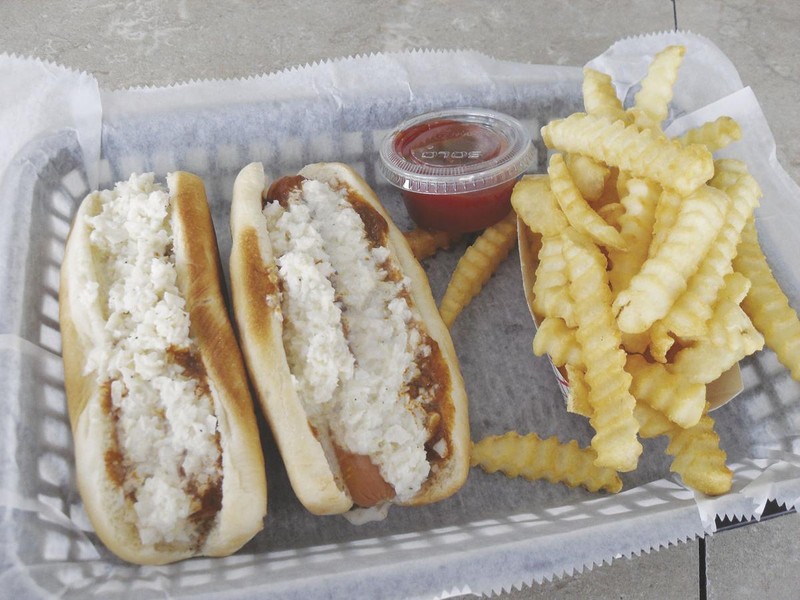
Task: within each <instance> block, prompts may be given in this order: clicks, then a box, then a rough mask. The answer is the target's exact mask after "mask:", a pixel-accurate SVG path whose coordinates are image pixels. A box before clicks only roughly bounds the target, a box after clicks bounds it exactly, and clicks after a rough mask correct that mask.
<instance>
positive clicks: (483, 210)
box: [402, 179, 517, 233]
mask: <svg viewBox="0 0 800 600" xmlns="http://www.w3.org/2000/svg"><path fill="white" fill-rule="evenodd" d="M515 183H517V180H516V179H514V180H512V181H509V182H507V183H504V184H502V185H498V186H495V187H493V188H488V189H485V190H478V191H477V192H470V193H468V194H421V193H419V192H409V191H404V192H402V195H403V203H404V204H405V206H406V210H407V211H408V214H409V216H410V217H411V218H412V219H413V220H414V222H415V223H416V224H417V225H419V226H420V227H424V228H425V229H431V230H438V231H449V232H452V233H467V232H470V231H479V230H481V229H485V228H486V227H489V226H490V225H494V224H495V223H497V222H498V221H501V220H502V219H503V217H505V216H506V215H507V214H508V211H510V210H511V191H512V190H513V189H514V184H515Z"/></svg>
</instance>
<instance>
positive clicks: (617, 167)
mask: <svg viewBox="0 0 800 600" xmlns="http://www.w3.org/2000/svg"><path fill="white" fill-rule="evenodd" d="M684 53H685V49H684V48H683V47H682V46H670V47H667V48H665V49H664V50H663V51H661V52H660V53H658V54H657V55H656V56H655V57H654V59H653V61H652V63H651V64H650V67H649V70H648V73H647V75H646V77H645V78H644V79H643V80H642V82H641V88H640V91H639V92H638V93H637V94H636V96H635V100H634V105H633V106H632V107H630V108H627V109H626V108H624V107H623V105H622V103H621V102H620V100H619V98H618V97H617V95H616V91H615V89H614V87H613V84H612V81H611V78H610V77H609V76H608V75H605V74H603V73H600V72H598V71H595V70H592V69H588V68H587V69H585V70H584V84H583V94H584V108H585V112H583V113H576V114H573V115H571V116H569V117H567V118H565V119H559V120H556V121H552V122H551V123H549V124H548V125H546V126H545V127H543V128H542V137H543V139H544V142H545V144H546V145H547V146H548V148H550V149H551V150H553V153H552V155H551V158H550V161H549V167H548V172H547V175H535V176H527V177H525V178H523V179H522V180H521V181H520V182H519V183H518V184H517V186H516V188H515V189H514V193H513V195H512V205H513V207H514V210H515V213H516V215H512V216H510V217H509V218H508V219H506V220H505V221H503V222H501V223H499V224H498V225H496V226H494V227H491V228H489V229H487V230H486V231H485V232H484V233H483V234H482V235H481V236H480V237H479V238H478V239H477V240H476V242H475V244H473V245H472V246H471V247H470V248H469V249H468V250H467V252H466V254H465V255H464V257H463V258H462V259H461V261H460V262H459V264H458V266H457V267H456V270H455V272H454V273H453V276H452V279H451V282H450V285H449V286H448V289H447V292H446V293H445V297H444V299H443V301H442V305H441V310H442V314H443V316H444V317H445V321H446V323H447V324H448V325H451V324H452V323H453V321H454V320H455V318H456V317H457V316H458V314H459V312H460V311H461V310H462V309H463V308H464V306H466V304H468V303H469V302H470V301H471V299H472V298H473V297H474V296H475V295H476V294H477V293H479V291H480V289H481V287H482V286H483V285H484V284H485V283H486V282H487V281H488V280H489V278H490V277H491V274H492V272H493V271H494V270H495V269H496V268H497V266H498V264H499V263H500V262H501V261H502V260H503V259H504V258H505V256H506V255H507V254H508V252H509V249H510V248H512V247H513V244H514V241H515V240H516V227H515V226H514V220H515V219H516V218H517V217H518V218H519V223H520V227H524V228H525V231H524V232H521V233H524V235H520V240H526V242H525V243H526V244H527V243H530V244H531V246H530V247H526V248H520V254H521V256H522V258H523V269H525V268H526V267H527V265H526V260H525V257H526V256H534V257H536V258H535V261H534V262H535V263H536V264H535V277H534V283H533V286H532V289H531V290H528V291H529V292H530V294H529V298H530V303H531V311H532V313H533V314H534V319H535V321H536V322H537V325H538V328H537V332H536V335H535V337H534V342H533V350H534V353H535V354H537V355H544V354H547V355H549V357H550V360H551V361H552V362H553V364H554V365H555V366H557V367H559V368H560V369H561V370H562V372H563V373H565V375H566V379H567V380H568V382H569V395H568V398H567V402H566V405H567V410H569V411H571V412H574V413H577V414H581V415H583V416H585V417H587V418H588V419H589V423H590V424H591V426H592V428H593V429H594V432H595V433H594V436H593V438H592V440H591V446H590V447H588V448H578V447H577V445H576V443H575V442H570V443H567V444H562V443H560V442H558V441H557V440H554V439H553V438H551V439H549V440H541V439H540V438H539V437H538V436H536V435H535V434H528V435H524V436H522V435H519V434H516V432H509V433H507V434H504V435H502V436H492V437H489V438H486V439H484V440H481V441H479V442H477V443H475V444H474V445H473V465H474V466H475V465H477V466H482V467H483V468H484V469H485V470H487V471H490V472H493V471H496V470H500V471H503V472H505V473H506V474H508V475H510V476H517V475H521V476H524V477H527V478H529V479H539V478H544V479H548V480H550V481H561V482H563V483H566V484H567V485H570V486H575V485H583V486H585V487H587V488H588V489H590V490H597V489H604V490H606V491H610V492H615V491H618V490H619V489H620V488H621V484H619V479H618V477H617V475H616V473H617V472H626V471H631V470H633V469H635V468H636V466H637V464H638V461H639V458H640V455H641V452H642V446H641V443H640V442H639V439H640V438H650V437H655V436H666V437H667V438H668V440H669V444H668V446H667V453H668V454H670V455H671V456H672V457H673V461H672V464H671V467H670V468H671V470H672V471H673V472H675V473H676V474H678V475H679V476H680V477H681V479H682V480H683V482H684V483H685V484H686V485H688V486H690V487H692V488H694V489H696V490H698V491H700V492H702V493H705V494H710V495H717V494H723V493H725V492H727V491H728V490H729V489H730V487H731V480H732V474H731V471H730V470H729V469H728V467H727V466H726V464H725V463H726V455H725V452H724V451H723V450H722V449H721V448H720V443H719V442H720V440H719V436H718V435H717V434H716V433H715V431H714V421H713V419H712V418H711V416H710V415H709V405H708V402H707V386H708V385H709V384H711V383H712V382H714V381H715V380H717V379H718V378H719V377H720V376H721V375H722V374H723V373H725V372H726V371H727V370H729V369H731V368H733V367H734V366H735V365H736V364H737V363H738V362H739V361H740V360H742V359H743V358H745V357H746V356H748V355H750V354H752V353H754V352H756V351H758V350H760V349H761V348H762V347H763V346H764V344H765V343H766V344H767V345H768V346H769V347H771V348H772V349H773V350H774V351H775V353H776V354H777V356H778V359H779V360H780V361H781V362H782V363H783V364H784V365H785V366H786V367H787V368H788V369H789V370H790V372H791V373H792V376H793V377H794V378H795V379H798V380H800V320H798V318H797V314H796V313H795V312H794V310H793V309H792V308H791V307H790V306H789V302H788V300H787V298H786V296H785V294H784V293H783V292H782V291H781V289H780V286H779V285H778V283H777V282H776V281H775V279H774V277H773V275H772V272H771V270H770V268H769V266H768V265H767V261H766V258H765V257H764V254H763V252H762V251H761V249H760V246H759V243H758V238H757V234H756V228H755V222H754V211H755V209H756V207H757V206H758V203H759V198H760V196H761V190H760V188H759V185H758V183H757V182H756V181H755V179H754V178H753V177H752V176H751V175H750V173H749V172H748V169H747V165H745V164H744V163H743V162H741V161H737V160H731V159H728V160H714V157H713V152H715V151H717V150H719V149H720V148H723V147H725V146H726V145H727V144H729V143H730V142H732V141H734V140H738V139H740V138H741V132H740V130H739V126H738V124H737V123H736V122H735V121H734V120H733V119H731V118H729V117H722V118H720V119H717V120H716V121H714V122H712V123H708V124H706V125H703V126H701V127H698V128H696V129H693V130H691V131H689V132H688V133H686V134H685V135H683V136H681V137H680V138H677V139H670V138H668V137H667V136H666V135H665V134H664V132H663V130H662V127H661V124H662V122H663V121H664V120H665V119H666V117H667V115H668V110H669V105H670V102H671V100H672V93H673V91H672V90H673V86H674V83H675V81H676V79H677V75H678V69H679V67H680V64H681V62H682V59H683V56H684Z"/></svg>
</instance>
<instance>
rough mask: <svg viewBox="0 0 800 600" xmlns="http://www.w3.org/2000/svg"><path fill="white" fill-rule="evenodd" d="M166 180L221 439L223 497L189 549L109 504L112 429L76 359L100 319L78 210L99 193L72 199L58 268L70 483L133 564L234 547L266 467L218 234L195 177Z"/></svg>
mask: <svg viewBox="0 0 800 600" xmlns="http://www.w3.org/2000/svg"><path fill="white" fill-rule="evenodd" d="M168 182H169V187H170V196H171V197H172V202H171V214H170V218H171V219H172V221H171V223H172V227H173V232H174V237H173V248H174V252H175V262H176V267H177V270H178V288H179V290H180V292H181V294H182V296H183V297H184V299H185V300H186V310H187V311H188V312H189V316H190V321H191V326H190V336H191V337H192V339H193V340H194V341H195V344H196V346H197V348H198V351H199V355H200V358H201V360H202V363H203V367H204V368H205V371H206V375H207V378H208V381H209V384H210V385H212V386H213V388H214V390H215V392H216V395H215V401H214V411H215V416H216V418H217V427H218V431H219V440H220V447H221V449H222V486H221V487H222V501H221V508H220V510H219V511H218V513H217V515H216V519H215V521H214V524H213V526H212V528H211V530H210V531H209V533H208V535H207V536H206V538H205V540H204V543H203V544H202V546H200V547H199V548H196V549H192V550H187V549H186V548H185V547H184V548H179V547H177V546H176V547H171V546H170V545H169V544H166V543H160V544H158V545H157V546H153V545H144V544H142V543H141V541H140V539H139V537H138V532H137V531H136V529H135V527H133V526H131V525H125V524H124V521H123V519H121V518H120V515H119V514H115V513H114V509H112V508H111V503H110V500H109V499H110V497H111V496H112V495H113V494H114V493H115V489H117V488H115V485H116V484H114V483H113V481H112V480H111V478H110V476H109V473H108V468H107V465H106V451H107V449H108V448H109V444H110V443H111V442H110V440H111V438H112V435H113V433H112V432H113V425H112V423H111V419H110V417H109V416H108V414H107V411H104V410H103V408H102V406H101V403H102V398H101V396H102V393H103V391H102V390H101V389H99V388H98V385H97V383H96V379H95V376H94V374H90V375H84V365H85V363H86V359H87V357H88V353H89V351H90V349H91V348H92V346H93V344H96V343H97V342H98V339H100V338H98V328H100V329H102V326H103V316H102V315H103V313H102V310H101V308H100V305H99V302H98V301H96V302H95V303H94V305H92V306H88V307H87V306H86V305H85V301H82V300H81V297H80V290H81V287H82V286H83V285H85V284H86V283H88V282H90V281H92V278H93V277H95V272H94V261H95V260H97V259H96V258H95V257H93V256H92V250H91V247H90V243H89V235H88V234H89V229H88V227H87V225H86V222H85V218H86V216H88V215H89V214H91V212H92V210H93V209H94V208H95V205H96V203H97V201H98V195H97V194H96V193H92V194H89V195H88V196H87V197H86V198H85V199H84V201H83V202H82V203H81V206H80V207H79V210H78V214H77V215H76V218H75V221H74V222H73V226H72V229H71V231H70V235H69V238H68V241H67V245H66V249H65V256H64V261H63V263H62V268H61V288H60V292H59V303H60V308H59V311H60V322H61V335H62V348H63V349H64V351H63V360H64V373H65V387H66V392H67V404H68V407H69V414H70V422H71V425H72V429H73V434H74V440H75V461H76V471H77V476H78V488H79V491H80V493H81V497H82V499H83V503H84V506H85V509H86V512H87V514H88V515H89V518H90V520H91V521H92V524H93V526H94V528H95V530H96V532H97V534H98V536H99V537H100V539H101V540H102V541H103V543H104V544H105V545H106V546H107V547H108V548H109V549H110V550H111V551H112V552H114V553H115V554H117V555H118V556H119V557H120V558H122V559H124V560H127V561H129V562H132V563H138V564H166V563H170V562H174V561H177V560H181V559H184V558H188V557H190V556H194V555H206V556H224V555H228V554H231V553H233V552H235V551H236V550H238V549H239V548H240V547H241V546H242V545H243V544H245V543H246V542H247V541H248V540H250V539H251V538H252V537H253V536H254V535H255V534H256V533H258V531H260V530H261V529H262V528H263V519H264V515H265V513H266V475H265V470H264V459H263V453H262V451H261V443H260V439H259V433H258V428H257V425H256V420H255V413H254V411H253V404H252V399H251V397H250V393H249V390H248V388H247V380H246V376H245V373H244V366H243V364H242V359H241V353H240V352H239V350H238V346H237V344H236V339H235V337H234V334H233V329H232V327H231V324H230V321H229V320H228V314H227V311H226V308H225V302H224V296H223V293H222V288H221V277H220V274H221V270H220V268H219V255H218V251H217V244H216V237H215V234H214V229H213V225H212V221H211V215H210V212H209V208H208V203H207V199H206V195H205V189H204V186H203V183H202V181H201V180H200V179H199V178H198V177H196V176H194V175H191V174H188V173H182V172H178V173H174V174H172V175H170V176H169V178H168Z"/></svg>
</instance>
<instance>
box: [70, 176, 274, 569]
mask: <svg viewBox="0 0 800 600" xmlns="http://www.w3.org/2000/svg"><path fill="white" fill-rule="evenodd" d="M167 183H168V188H166V187H164V186H162V185H159V184H158V183H156V182H155V181H154V177H153V175H152V174H144V175H133V176H131V177H130V179H129V180H128V181H123V182H120V183H118V184H116V186H115V187H114V189H112V190H105V191H100V192H93V193H90V194H89V195H88V196H87V197H86V198H85V199H84V201H83V202H82V203H81V205H80V207H79V210H78V212H77V215H76V217H75V220H74V222H73V225H72V228H71V230H70V234H69V238H68V241H67V245H66V250H65V256H64V261H63V263H62V268H61V287H60V292H59V305H60V307H59V311H60V324H61V335H62V347H63V353H62V354H63V360H64V374H65V386H66V392H67V404H68V408H69V416H70V422H71V426H72V430H73V437H74V448H75V464H76V471H77V480H78V487H79V491H80V494H81V497H82V500H83V503H84V506H85V508H86V512H87V513H88V515H89V517H90V519H91V521H92V524H93V525H94V528H95V530H96V532H97V535H98V536H99V538H100V539H101V540H102V541H103V542H104V543H105V545H106V546H107V547H108V548H109V549H110V550H111V551H112V552H114V553H115V554H117V555H118V556H119V557H121V558H123V559H125V560H127V561H129V562H133V563H140V564H164V563H169V562H173V561H176V560H180V559H183V558H188V557H190V556H194V555H206V556H224V555H227V554H231V553H232V552H235V551H236V550H237V549H239V548H240V547H241V546H242V545H243V544H244V543H245V542H247V541H248V540H249V539H250V538H252V537H253V536H254V535H255V534H256V533H257V532H258V531H260V530H261V529H262V527H263V519H264V515H265V514H266V475H265V471H264V458H263V454H262V451H261V443H260V439H259V432H258V428H257V425H256V421H255V413H254V407H253V401H252V397H251V395H250V392H249V389H248V386H247V379H246V373H245V371H244V365H243V362H242V358H241V353H240V351H239V348H238V346H237V344H236V339H235V336H234V333H233V329H232V327H231V324H230V321H229V319H228V313H227V311H226V309H225V304H224V300H223V295H222V288H221V279H220V273H221V269H220V265H219V255H218V252H217V243H216V238H215V235H214V229H213V226H212V222H211V216H210V213H209V208H208V204H207V201H206V195H205V189H204V186H203V182H202V181H201V180H200V179H199V178H198V177H196V176H194V175H191V174H189V173H183V172H178V173H173V174H171V175H169V176H168V177H167Z"/></svg>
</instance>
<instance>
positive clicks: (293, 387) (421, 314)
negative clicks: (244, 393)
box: [230, 163, 469, 514]
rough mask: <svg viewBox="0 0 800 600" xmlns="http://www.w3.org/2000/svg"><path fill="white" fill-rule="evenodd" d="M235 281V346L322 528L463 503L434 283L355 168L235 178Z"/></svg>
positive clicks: (445, 341)
mask: <svg viewBox="0 0 800 600" xmlns="http://www.w3.org/2000/svg"><path fill="white" fill-rule="evenodd" d="M231 231H232V236H233V246H232V251H231V262H230V274H231V292H232V297H233V306H234V314H235V317H236V323H237V326H238V330H239V337H240V343H241V346H242V350H243V353H244V356H245V362H246V364H247V367H248V371H249V373H250V377H251V380H252V381H253V384H254V386H255V389H256V393H257V396H258V399H259V401H260V404H261V407H262V408H263V411H264V413H265V415H266V417H267V420H268V421H269V424H270V427H271V429H272V432H273V435H274V437H275V440H276V442H277V445H278V447H279V449H280V452H281V456H282V458H283V462H284V464H285V466H286V469H287V472H288V475H289V478H290V481H291V484H292V487H293V489H294V491H295V493H296V495H297V497H298V499H299V500H300V501H301V502H302V504H303V505H304V506H305V507H306V508H307V509H308V510H309V511H311V512H312V513H315V514H337V513H342V512H345V511H347V510H348V509H350V508H351V507H352V506H353V505H354V504H356V505H358V506H374V505H377V504H381V503H384V502H394V503H398V504H404V505H419V504H427V503H430V502H435V501H438V500H441V499H443V498H446V497H448V496H450V495H451V494H453V493H455V492H456V491H457V490H458V489H459V488H460V487H461V485H462V484H463V483H464V481H465V479H466V476H467V472H468V469H469V424H468V417H467V398H466V393H465V390H464V384H463V380H462V376H461V372H460V370H459V366H458V360H457V357H456V353H455V349H454V347H453V343H452V340H451V338H450V334H449V331H448V330H447V328H446V327H445V325H444V323H443V322H442V320H441V318H440V316H439V312H438V310H437V308H436V304H435V302H434V300H433V297H432V294H431V290H430V287H429V284H428V280H427V277H426V275H425V272H424V271H423V269H422V267H421V266H420V264H419V263H418V262H417V260H416V259H415V258H414V256H413V254H412V252H411V250H410V248H409V247H408V244H407V242H406V240H405V238H404V236H403V235H402V233H401V232H400V231H399V230H398V229H397V227H396V226H395V225H394V223H393V222H392V220H391V218H390V216H389V214H388V213H387V212H386V211H385V209H384V208H383V206H381V203H380V202H379V200H378V198H377V197H376V196H375V193H374V192H373V191H372V190H371V189H370V187H369V186H368V185H367V184H366V182H365V181H364V180H363V179H362V178H361V177H359V176H358V175H357V174H356V173H355V172H354V171H353V170H352V169H351V168H350V167H348V166H346V165H343V164H339V163H320V164H314V165H309V166H307V167H305V168H304V169H302V170H301V171H300V173H299V174H298V175H297V176H292V177H286V178H282V179H279V180H277V181H276V182H274V183H273V184H272V185H271V186H267V181H266V178H265V175H264V169H263V166H262V165H261V164H260V163H252V164H250V165H248V166H246V167H245V168H244V169H242V171H241V172H240V173H239V175H238V177H237V178H236V181H235V184H234V191H233V203H232V207H231Z"/></svg>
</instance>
